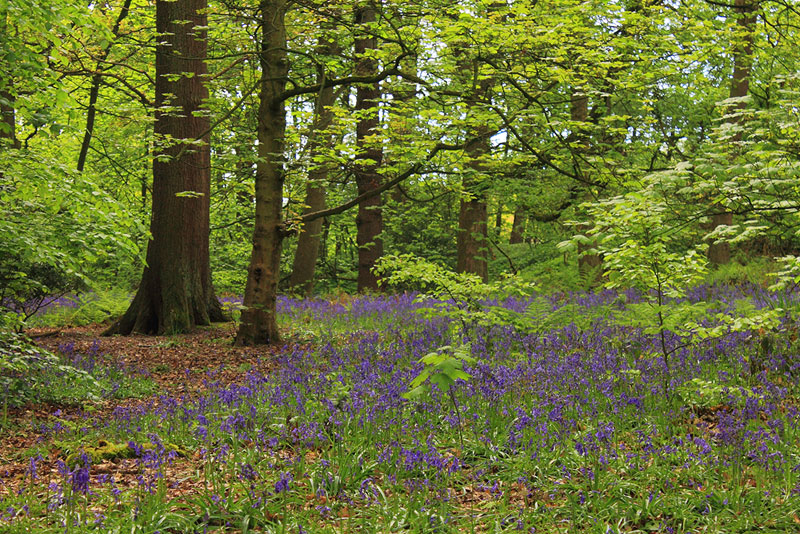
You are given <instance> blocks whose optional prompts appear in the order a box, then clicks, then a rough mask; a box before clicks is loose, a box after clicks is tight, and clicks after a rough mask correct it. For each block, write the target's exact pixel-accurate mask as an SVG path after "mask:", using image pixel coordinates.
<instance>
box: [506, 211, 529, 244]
mask: <svg viewBox="0 0 800 534" xmlns="http://www.w3.org/2000/svg"><path fill="white" fill-rule="evenodd" d="M527 218H528V215H527V212H526V211H525V209H524V208H521V207H517V209H516V210H514V222H513V223H512V224H511V236H510V237H509V238H508V244H509V245H516V244H519V243H522V241H523V236H524V235H525V222H526V220H527Z"/></svg>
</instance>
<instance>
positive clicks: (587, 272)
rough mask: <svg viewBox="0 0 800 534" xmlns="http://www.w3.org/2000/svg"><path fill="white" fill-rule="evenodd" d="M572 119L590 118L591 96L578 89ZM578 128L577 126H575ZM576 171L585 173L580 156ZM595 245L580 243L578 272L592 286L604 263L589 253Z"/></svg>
mask: <svg viewBox="0 0 800 534" xmlns="http://www.w3.org/2000/svg"><path fill="white" fill-rule="evenodd" d="M570 120H572V122H573V123H579V122H586V121H587V120H589V97H587V96H586V95H584V94H581V93H580V92H579V91H578V90H573V92H572V95H571V97H570ZM575 128H577V126H576V127H575ZM576 140H578V141H579V142H580V144H581V145H582V146H584V147H585V146H586V145H587V144H588V143H587V140H586V139H585V136H584V135H583V134H582V133H578V134H577V136H576ZM575 171H576V174H580V175H585V172H584V171H583V170H581V168H580V163H579V160H578V158H575ZM588 226H589V225H585V224H584V225H580V226H579V227H578V229H579V230H581V231H585V230H587V229H588ZM593 247H594V244H593V243H592V244H589V245H584V244H579V245H578V272H579V273H580V275H581V278H582V279H583V280H586V281H587V282H588V284H589V285H590V286H595V285H597V284H598V282H599V281H600V278H601V276H602V273H601V272H600V268H601V266H602V265H603V259H602V258H601V257H600V255H599V254H587V253H586V251H587V250H590V249H591V248H593Z"/></svg>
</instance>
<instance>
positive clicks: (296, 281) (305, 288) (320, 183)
mask: <svg viewBox="0 0 800 534" xmlns="http://www.w3.org/2000/svg"><path fill="white" fill-rule="evenodd" d="M319 49H320V53H321V54H323V55H331V54H332V53H335V52H336V51H337V50H338V46H336V44H334V43H333V42H331V41H329V40H328V39H327V38H325V37H321V38H320V46H319ZM323 69H324V67H323V68H321V69H320V72H319V75H318V81H319V83H320V84H322V83H323V82H324V81H325V71H324V70H323ZM333 104H334V92H333V88H332V87H327V88H324V89H323V90H322V91H320V93H319V96H318V97H317V101H316V103H315V116H316V120H315V124H314V127H313V130H312V132H311V140H310V141H309V144H310V146H309V149H308V154H309V160H310V161H311V162H312V163H311V165H312V168H311V169H310V170H309V173H308V181H307V182H306V201H305V204H306V208H305V210H304V212H303V213H313V212H315V211H321V210H323V209H325V181H326V178H327V177H328V168H327V167H326V166H325V165H320V164H316V163H314V160H315V159H316V158H315V156H317V155H318V154H319V152H320V148H321V147H322V146H325V145H329V144H330V143H331V142H332V141H333V138H332V136H330V135H329V134H327V133H325V132H324V130H325V129H326V128H327V127H328V126H329V125H330V123H331V119H332V118H333V114H332V113H331V110H330V108H331V106H333ZM320 135H322V136H324V138H323V139H320V137H319V136H320ZM323 220H324V219H323V218H319V219H314V220H313V221H310V222H308V223H306V224H304V225H303V228H302V229H301V230H300V234H299V235H298V238H297V250H296V251H295V254H294V262H293V263H292V274H291V277H290V278H289V287H290V288H291V289H292V290H293V291H295V292H298V293H300V294H303V295H306V296H309V295H311V292H312V290H313V288H314V273H315V272H316V268H317V257H318V256H319V246H320V240H321V233H322V223H323Z"/></svg>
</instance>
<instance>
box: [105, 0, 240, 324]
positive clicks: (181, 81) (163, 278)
mask: <svg viewBox="0 0 800 534" xmlns="http://www.w3.org/2000/svg"><path fill="white" fill-rule="evenodd" d="M205 8H206V0H179V1H175V2H172V1H159V2H157V3H156V31H157V32H158V35H159V38H158V39H159V44H158V45H157V46H156V116H155V118H156V121H155V135H156V139H157V141H158V143H159V146H158V148H157V151H156V154H155V158H154V162H153V196H152V198H153V214H152V219H151V222H150V233H151V234H152V240H151V241H150V242H149V243H148V247H147V267H145V270H144V274H143V275H142V281H141V283H140V285H139V290H138V291H137V293H136V296H135V297H134V299H133V302H132V303H131V305H130V307H129V308H128V311H127V312H126V313H125V315H124V316H123V317H122V318H121V319H120V320H119V321H118V322H117V323H116V324H115V325H114V326H112V327H111V328H110V329H109V330H108V331H107V332H106V333H107V334H129V333H131V332H141V333H145V334H173V333H180V332H187V331H189V330H191V329H192V328H193V327H194V326H196V325H207V324H209V323H210V322H211V321H219V320H224V319H225V316H224V314H223V312H222V308H221V307H220V305H219V301H218V300H217V298H216V296H215V295H214V290H213V287H212V285H211V269H210V267H209V257H208V233H209V193H210V181H211V180H210V150H209V145H208V130H209V120H208V118H207V116H206V115H205V114H204V113H203V112H202V106H203V104H204V102H205V100H206V99H207V98H208V90H207V89H206V87H205V85H204V80H205V76H206V65H205V61H204V58H205V56H206V30H205V27H206V15H205ZM167 107H168V108H169V110H168V111H167V110H166V108H167ZM183 140H186V141H187V142H183ZM198 140H199V141H200V143H198Z"/></svg>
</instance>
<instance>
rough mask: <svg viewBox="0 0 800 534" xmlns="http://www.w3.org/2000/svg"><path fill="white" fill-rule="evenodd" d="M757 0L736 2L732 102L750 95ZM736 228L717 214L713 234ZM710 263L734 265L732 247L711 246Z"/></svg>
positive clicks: (741, 104)
mask: <svg viewBox="0 0 800 534" xmlns="http://www.w3.org/2000/svg"><path fill="white" fill-rule="evenodd" d="M756 4H757V0H735V2H734V5H735V9H734V10H735V12H736V24H737V25H738V26H739V28H738V30H739V31H740V32H742V34H743V35H742V37H741V38H740V39H737V41H736V43H734V45H733V75H732V77H731V90H730V96H731V98H742V97H745V96H747V95H748V94H749V93H750V68H751V66H752V54H753V27H754V26H755V23H756V17H755V7H756ZM745 107H746V106H745V103H744V102H739V103H737V104H735V106H734V109H732V110H730V111H731V112H733V111H736V110H742V109H744V108H745ZM733 121H734V123H737V124H738V123H741V121H742V117H735V118H734V119H733ZM741 140H742V134H741V132H737V133H736V134H735V135H734V136H733V139H732V142H733V143H734V145H735V144H737V143H738V142H739V141H741ZM731 224H733V214H731V213H727V212H723V213H716V214H714V215H713V216H712V218H711V230H712V231H713V230H714V229H716V228H717V227H718V226H729V225H731ZM708 261H709V263H711V264H712V265H724V264H726V263H729V262H730V261H731V247H730V244H728V242H727V241H722V242H720V243H711V244H710V245H709V246H708Z"/></svg>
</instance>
